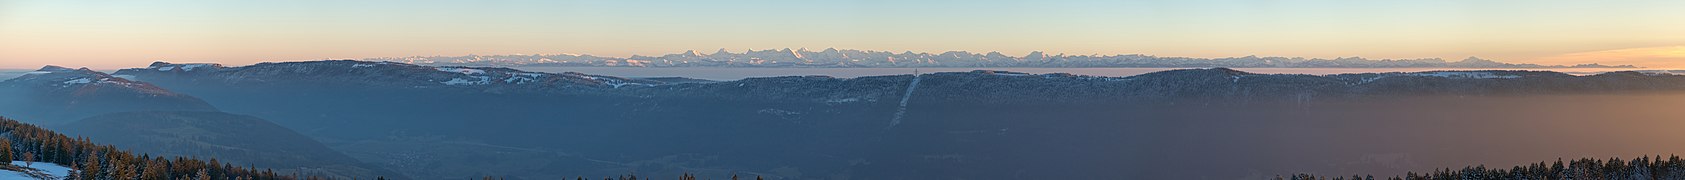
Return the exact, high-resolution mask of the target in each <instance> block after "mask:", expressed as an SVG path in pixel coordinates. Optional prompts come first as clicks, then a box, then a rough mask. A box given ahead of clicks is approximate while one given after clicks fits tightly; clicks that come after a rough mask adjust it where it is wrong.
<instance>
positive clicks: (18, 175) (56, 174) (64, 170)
mask: <svg viewBox="0 0 1685 180" xmlns="http://www.w3.org/2000/svg"><path fill="white" fill-rule="evenodd" d="M12 165H16V166H23V167H29V168H35V169H39V170H41V172H43V173H47V174H48V175H51V176H52V177H53V178H54V179H63V178H64V177H65V176H69V175H70V168H69V167H64V166H60V165H58V164H53V163H45V162H35V163H24V162H23V161H12ZM13 179H35V178H33V177H30V176H29V175H27V174H24V173H23V172H17V171H9V170H0V180H13Z"/></svg>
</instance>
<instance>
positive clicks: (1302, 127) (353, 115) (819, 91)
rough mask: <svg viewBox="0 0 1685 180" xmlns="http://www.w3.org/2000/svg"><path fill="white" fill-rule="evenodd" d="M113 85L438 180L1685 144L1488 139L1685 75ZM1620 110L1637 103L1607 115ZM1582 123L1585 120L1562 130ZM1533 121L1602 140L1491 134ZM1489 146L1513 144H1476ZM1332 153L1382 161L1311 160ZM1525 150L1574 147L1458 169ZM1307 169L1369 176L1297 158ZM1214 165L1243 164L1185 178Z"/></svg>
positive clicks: (209, 78)
mask: <svg viewBox="0 0 1685 180" xmlns="http://www.w3.org/2000/svg"><path fill="white" fill-rule="evenodd" d="M114 74H115V75H117V76H122V77H132V80H136V81H142V82H147V83H151V84H155V85H157V86H159V87H165V88H168V89H170V90H172V91H174V92H178V93H182V94H188V95H192V96H193V97H197V98H202V99H204V100H205V101H206V102H208V103H210V104H212V105H214V106H215V107H217V108H218V109H220V110H222V111H226V112H231V113H238V114H246V115H251V116H254V117H261V118H263V119H267V120H270V121H273V122H275V124H279V125H281V126H284V127H287V128H290V129H294V130H297V131H298V132H299V133H301V134H304V135H306V136H309V137H312V138H314V139H316V140H317V141H320V142H322V143H323V144H326V145H327V146H328V147H330V148H332V149H334V150H338V151H340V152H344V153H345V154H347V155H349V156H351V157H353V158H356V159H358V160H361V161H364V162H368V163H372V164H375V165H377V166H380V167H384V168H388V169H392V170H394V171H397V173H401V174H404V175H406V176H410V177H416V178H426V179H430V178H474V177H482V176H486V175H502V176H506V177H517V178H526V179H555V178H568V177H569V176H568V175H580V174H586V175H589V174H624V173H627V172H636V173H639V174H655V175H657V176H665V175H673V176H677V175H680V174H682V173H694V174H698V175H701V176H705V177H724V176H727V175H729V174H745V175H756V176H763V177H767V178H771V179H837V178H842V179H928V178H964V179H999V178H1003V177H1004V178H1030V177H1035V178H1078V179H1086V178H1097V177H1142V178H1149V179H1213V178H1219V179H1221V178H1244V177H1253V178H1257V179H1262V178H1267V177H1269V176H1268V175H1265V174H1276V173H1270V172H1294V171H1298V170H1306V169H1310V170H1316V171H1319V172H1335V171H1339V172H1347V171H1358V172H1403V171H1409V170H1413V168H1432V167H1438V166H1435V165H1452V164H1457V165H1460V164H1476V163H1471V162H1470V161H1514V160H1518V159H1538V158H1553V157H1565V156H1584V155H1585V154H1592V153H1595V154H1633V153H1648V154H1654V153H1656V152H1651V151H1656V150H1667V149H1672V148H1679V147H1677V146H1672V145H1630V144H1621V145H1615V146H1616V147H1642V148H1628V149H1597V148H1582V147H1567V146H1562V145H1560V144H1551V143H1545V142H1533V141H1506V143H1516V144H1504V143H1475V142H1477V141H1485V140H1477V139H1487V138H1504V137H1517V136H1523V137H1535V136H1536V137H1557V136H1562V138H1569V139H1572V138H1575V137H1584V136H1619V137H1628V136H1631V137H1643V138H1650V139H1655V138H1667V137H1671V136H1640V135H1636V134H1629V133H1624V132H1611V131H1615V130H1613V129H1615V128H1613V127H1621V128H1629V129H1655V128H1660V127H1666V126H1655V125H1654V124H1643V123H1637V122H1652V123H1669V122H1665V121H1658V120H1666V119H1667V118H1657V117H1670V116H1664V115H1671V114H1673V113H1678V112H1675V111H1670V110H1665V109H1658V108H1657V107H1675V105H1685V102H1680V101H1669V98H1636V97H1628V96H1638V95H1668V94H1672V93H1677V92H1681V90H1685V76H1678V75H1672V74H1668V73H1655V72H1611V73H1603V74H1596V75H1585V76H1576V75H1569V74H1563V73H1557V72H1547V71H1429V72H1399V73H1364V74H1337V75H1292V74H1255V73H1248V72H1243V71H1236V70H1232V69H1227V68H1209V69H1183V70H1170V71H1162V72H1155V73H1148V74H1142V75H1137V76H1128V77H1102V76H1080V75H1071V74H1025V73H1016V72H1005V71H989V70H978V71H972V72H952V73H933V74H917V75H890V76H869V77H859V78H833V77H826V76H787V77H764V78H748V79H742V80H736V81H720V82H714V81H703V80H694V79H682V78H647V79H646V78H621V77H611V76H599V75H588V74H580V73H543V72H527V71H520V70H515V69H508V68H484V67H460V66H443V67H439V66H421V65H411V64H404V63H393V62H370V61H351V60H334V61H309V62H280V63H260V64H256V65H250V66H241V67H225V66H221V65H216V64H172V63H163V62H160V63H154V64H152V65H150V66H148V67H146V68H133V69H123V70H119V71H117V72H116V73H114ZM1539 97H1550V98H1539ZM1623 98H1634V99H1637V100H1633V101H1610V99H1623ZM1635 102H1644V103H1635ZM1640 104H1642V106H1641V105H1640ZM1629 106H1630V107H1631V108H1627V109H1624V110H1622V111H1614V110H1612V109H1613V108H1609V109H1598V108H1585V107H1629ZM1541 109H1559V110H1556V111H1542V110H1541ZM1313 110H1314V111H1313ZM1471 110H1481V111H1482V112H1478V113H1475V112H1472V111H1471ZM1567 112H1573V113H1571V114H1555V113H1567ZM1547 115H1548V116H1547ZM1468 117H1486V118H1489V119H1483V120H1478V121H1471V120H1468ZM1671 117H1679V116H1671ZM1593 119H1600V120H1606V121H1600V122H1593V121H1590V120H1593ZM1521 121H1533V122H1531V123H1525V124H1527V125H1528V126H1572V127H1605V128H1600V129H1595V130H1588V131H1568V132H1556V133H1553V134H1543V133H1544V132H1541V131H1513V132H1511V131H1503V132H1487V131H1490V129H1488V128H1497V127H1505V126H1514V124H1515V123H1518V122H1521ZM1614 122H1622V123H1614ZM1448 124H1456V125H1457V126H1453V127H1448V126H1446V125H1448ZM1423 129H1433V130H1434V131H1421V130H1423ZM1355 130H1362V131H1355ZM1216 132H1221V133H1216ZM1425 132H1435V133H1425ZM1477 132H1478V133H1485V134H1496V135H1488V136H1475V137H1470V136H1466V135H1468V134H1476V133H1477ZM1358 134H1361V135H1358ZM1670 139H1671V138H1670ZM1492 140H1493V141H1496V140H1497V139H1492ZM1611 143H1614V142H1611ZM1335 144H1376V145H1367V146H1362V147H1352V148H1342V149H1305V148H1304V147H1318V146H1329V145H1335ZM1410 144H1421V145H1410ZM1433 147H1465V148H1477V150H1470V149H1464V148H1458V149H1444V148H1433ZM1514 148H1556V149H1560V150H1556V151H1541V152H1538V153H1532V154H1529V153H1512V154H1505V155H1494V156H1476V157H1466V156H1464V154H1467V153H1452V152H1457V151H1482V152H1490V151H1502V150H1515V149H1514ZM1230 149H1234V150H1238V149H1245V150H1244V151H1227V150H1230ZM1516 151H1519V150H1516ZM1638 151H1642V152H1638ZM1313 155H1314V156H1313ZM1306 159H1318V160H1319V161H1341V162H1344V161H1349V160H1356V161H1355V162H1344V163H1356V164H1355V165H1354V164H1343V165H1337V166H1336V165H1332V164H1335V163H1289V162H1295V161H1302V160H1306ZM1219 160H1220V161H1225V162H1229V163H1225V164H1222V165H1212V164H1208V163H1189V162H1200V161H1219ZM1212 169H1222V170H1220V171H1214V170H1212Z"/></svg>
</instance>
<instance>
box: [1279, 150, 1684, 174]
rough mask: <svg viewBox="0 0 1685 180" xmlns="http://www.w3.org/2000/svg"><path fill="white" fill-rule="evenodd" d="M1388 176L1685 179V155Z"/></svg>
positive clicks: (1586, 160) (1466, 168) (1556, 162)
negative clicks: (1681, 156)
mask: <svg viewBox="0 0 1685 180" xmlns="http://www.w3.org/2000/svg"><path fill="white" fill-rule="evenodd" d="M1275 179H1277V180H1283V179H1292V180H1373V179H1376V177H1375V176H1372V175H1352V176H1349V177H1346V176H1333V177H1327V176H1318V175H1313V174H1302V173H1301V174H1294V175H1292V176H1286V177H1276V178H1275ZM1384 179H1389V180H1393V179H1401V180H1445V179H1634V180H1638V179H1685V159H1680V158H1679V156H1677V155H1674V156H1669V157H1668V158H1666V159H1663V158H1662V157H1661V156H1648V157H1639V158H1633V159H1621V158H1610V159H1608V160H1599V159H1591V158H1581V159H1577V160H1571V161H1567V162H1563V161H1562V160H1561V159H1557V160H1556V161H1555V162H1538V163H1532V164H1527V165H1517V166H1515V167H1511V168H1508V169H1505V168H1488V167H1486V166H1485V165H1479V166H1470V167H1463V168H1462V169H1457V170H1452V169H1450V168H1445V169H1438V170H1434V171H1433V172H1430V173H1417V172H1409V173H1406V174H1405V175H1404V176H1395V177H1384Z"/></svg>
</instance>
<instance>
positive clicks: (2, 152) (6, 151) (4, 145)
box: [0, 138, 12, 163]
mask: <svg viewBox="0 0 1685 180" xmlns="http://www.w3.org/2000/svg"><path fill="white" fill-rule="evenodd" d="M0 162H5V163H12V140H10V139H6V138H0Z"/></svg>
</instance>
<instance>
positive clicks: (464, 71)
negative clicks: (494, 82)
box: [433, 67, 486, 75]
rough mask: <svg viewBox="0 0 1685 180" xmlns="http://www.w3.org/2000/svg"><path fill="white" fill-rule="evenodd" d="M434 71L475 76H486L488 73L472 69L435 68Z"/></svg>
mask: <svg viewBox="0 0 1685 180" xmlns="http://www.w3.org/2000/svg"><path fill="white" fill-rule="evenodd" d="M433 69H436V70H439V71H444V72H452V73H462V74H465V75H475V74H485V73H486V70H479V69H470V68H445V67H442V68H433Z"/></svg>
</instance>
